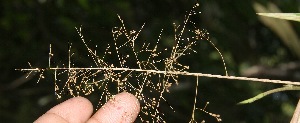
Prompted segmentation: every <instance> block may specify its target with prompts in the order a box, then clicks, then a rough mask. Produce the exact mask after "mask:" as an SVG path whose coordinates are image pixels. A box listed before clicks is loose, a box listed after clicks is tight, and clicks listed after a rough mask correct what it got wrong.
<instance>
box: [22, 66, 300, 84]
mask: <svg viewBox="0 0 300 123" xmlns="http://www.w3.org/2000/svg"><path fill="white" fill-rule="evenodd" d="M20 70H21V71H43V70H113V71H137V72H148V73H157V74H170V75H186V76H198V77H199V76H203V77H210V78H220V79H232V80H246V81H255V82H265V83H274V84H287V85H300V82H294V81H282V80H271V79H260V78H248V77H238V76H223V75H215V74H206V73H189V72H180V71H158V70H144V69H130V68H46V69H40V68H34V69H20Z"/></svg>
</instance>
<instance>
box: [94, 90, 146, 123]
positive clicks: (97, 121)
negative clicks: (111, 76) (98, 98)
mask: <svg viewBox="0 0 300 123" xmlns="http://www.w3.org/2000/svg"><path fill="white" fill-rule="evenodd" d="M139 112H140V103H139V101H138V99H137V98H136V97H135V96H134V95H132V94H130V93H127V92H122V93H119V94H117V95H116V96H114V97H113V98H112V99H110V100H109V101H108V102H107V103H106V104H104V105H103V106H102V107H101V108H100V109H99V110H98V111H97V112H96V113H95V114H94V115H93V116H92V117H91V118H90V119H89V121H88V123H121V122H122V123H132V122H134V121H135V119H136V117H137V115H138V114H139Z"/></svg>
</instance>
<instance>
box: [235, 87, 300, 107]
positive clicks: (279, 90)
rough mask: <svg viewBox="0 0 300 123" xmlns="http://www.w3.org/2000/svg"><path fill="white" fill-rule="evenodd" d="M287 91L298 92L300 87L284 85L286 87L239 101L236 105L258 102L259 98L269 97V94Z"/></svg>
mask: <svg viewBox="0 0 300 123" xmlns="http://www.w3.org/2000/svg"><path fill="white" fill-rule="evenodd" d="M288 90H300V86H292V85H286V86H284V87H281V88H276V89H272V90H269V91H266V92H263V93H260V94H258V95H257V96H255V97H252V98H250V99H247V100H244V101H241V102H239V103H238V105H243V104H248V103H252V102H254V101H256V100H259V99H261V98H263V97H265V96H267V95H270V94H273V93H276V92H281V91H288Z"/></svg>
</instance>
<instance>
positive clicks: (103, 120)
mask: <svg viewBox="0 0 300 123" xmlns="http://www.w3.org/2000/svg"><path fill="white" fill-rule="evenodd" d="M139 111H140V103H139V101H138V100H137V98H136V97H135V96H134V95H132V94H130V93H127V92H122V93H119V94H117V95H116V96H115V97H114V98H113V99H110V100H109V101H108V102H107V103H106V104H104V105H103V106H102V107H101V108H100V109H99V110H98V111H97V112H96V113H95V114H94V115H93V116H92V117H91V115H92V113H93V105H92V103H91V102H90V101H89V100H87V99H86V98H83V97H74V98H71V99H68V100H66V101H65V102H62V103H61V104H58V105H56V106H54V107H53V108H51V109H50V110H49V111H47V112H46V113H45V114H44V115H42V116H41V117H39V118H38V119H37V120H36V121H35V123H50V122H51V123H84V122H86V123H120V122H122V123H132V122H134V121H135V119H136V117H137V115H138V114H139Z"/></svg>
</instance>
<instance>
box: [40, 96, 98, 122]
mask: <svg viewBox="0 0 300 123" xmlns="http://www.w3.org/2000/svg"><path fill="white" fill-rule="evenodd" d="M92 113H93V105H92V104H91V102H90V101H89V100H87V99H86V98H83V97H74V98H71V99H68V100H66V101H65V102H63V103H61V104H58V105H56V106H55V107H53V108H51V109H50V110H49V111H47V112H46V113H45V114H44V115H42V116H41V117H39V118H38V119H37V120H36V121H35V123H47V122H51V123H56V122H59V123H83V122H86V121H87V120H88V119H89V118H90V117H91V115H92Z"/></svg>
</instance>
